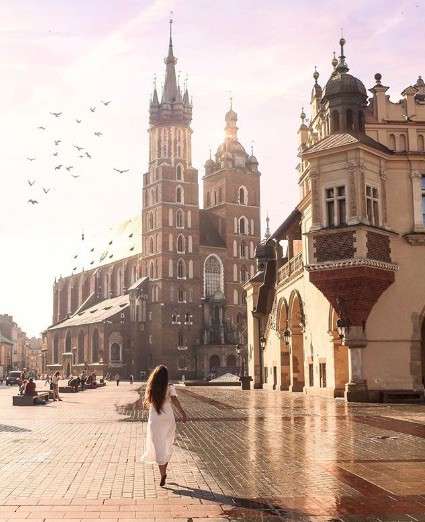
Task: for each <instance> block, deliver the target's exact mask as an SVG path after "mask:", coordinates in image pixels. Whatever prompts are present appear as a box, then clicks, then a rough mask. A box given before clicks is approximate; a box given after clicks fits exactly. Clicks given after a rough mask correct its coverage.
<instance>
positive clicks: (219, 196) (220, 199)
mask: <svg viewBox="0 0 425 522" xmlns="http://www.w3.org/2000/svg"><path fill="white" fill-rule="evenodd" d="M222 199H223V196H222V190H221V187H219V189H218V203H219V204H220V203H221V202H222Z"/></svg>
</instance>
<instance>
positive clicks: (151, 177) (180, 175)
mask: <svg viewBox="0 0 425 522" xmlns="http://www.w3.org/2000/svg"><path fill="white" fill-rule="evenodd" d="M157 179H158V175H157V169H156V168H155V167H151V169H150V171H149V172H148V173H147V174H145V185H150V184H151V183H154V182H155V181H157ZM176 180H177V181H184V168H183V165H181V164H180V163H179V164H178V165H177V167H176ZM155 190H156V189H155ZM151 191H152V189H151ZM146 192H147V191H146ZM152 200H154V201H156V202H158V192H157V191H156V192H155V194H154V195H152V192H151V201H152ZM151 204H152V203H151Z"/></svg>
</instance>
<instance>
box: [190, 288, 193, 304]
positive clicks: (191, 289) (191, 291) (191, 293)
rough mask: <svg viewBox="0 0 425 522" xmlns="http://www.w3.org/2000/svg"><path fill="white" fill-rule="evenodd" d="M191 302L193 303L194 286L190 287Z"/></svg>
mask: <svg viewBox="0 0 425 522" xmlns="http://www.w3.org/2000/svg"><path fill="white" fill-rule="evenodd" d="M189 303H193V286H190V287H189Z"/></svg>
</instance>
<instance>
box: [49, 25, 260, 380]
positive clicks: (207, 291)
mask: <svg viewBox="0 0 425 522" xmlns="http://www.w3.org/2000/svg"><path fill="white" fill-rule="evenodd" d="M170 28H171V25H170ZM176 62H177V59H176V58H175V56H174V52H173V43H172V36H171V33H170V41H169V48H168V56H167V57H166V59H165V64H166V73H165V82H164V87H163V90H162V93H161V97H159V95H158V92H157V90H156V87H155V89H154V92H153V95H152V99H151V103H150V118H149V166H148V171H147V172H146V173H145V174H144V175H143V190H142V202H143V204H142V211H141V214H140V215H139V216H136V217H134V218H132V219H129V220H127V221H125V222H124V223H121V224H118V225H114V226H112V227H110V228H109V229H108V230H106V231H105V233H104V234H101V235H98V236H96V237H93V238H89V237H86V238H84V237H83V239H82V241H81V248H80V251H79V252H78V253H76V255H75V256H74V260H73V266H72V272H71V275H69V276H67V277H61V278H60V279H59V280H57V281H55V283H54V288H53V321H52V325H51V326H50V327H49V328H47V330H46V331H45V332H44V334H43V335H44V346H45V349H46V350H47V367H46V371H47V372H48V373H51V372H53V371H56V370H60V371H61V372H62V374H63V375H70V374H77V373H80V372H81V371H82V370H83V369H86V370H89V371H96V373H97V374H98V375H105V374H107V373H110V372H112V373H117V372H118V373H120V374H121V375H122V376H128V375H129V374H131V373H132V374H133V375H134V376H135V377H139V376H140V375H141V374H142V375H143V373H146V374H147V373H148V372H149V371H150V370H151V369H152V368H154V367H155V366H156V365H157V364H160V363H163V364H166V365H167V366H168V368H169V371H170V375H171V378H173V379H180V378H182V376H183V375H184V376H185V378H196V377H197V378H202V377H203V376H206V375H208V374H209V373H210V372H211V371H212V370H214V371H215V372H216V373H221V371H225V369H229V370H233V371H237V370H238V367H239V366H240V360H239V357H238V356H237V354H236V345H237V344H242V345H243V344H245V343H246V335H247V332H246V302H245V293H244V291H243V289H242V285H243V284H244V283H245V282H246V281H248V279H250V278H251V277H252V276H253V275H254V272H255V270H256V268H255V266H256V262H255V247H256V245H257V243H258V242H259V240H260V173H259V172H258V162H257V160H256V158H255V157H254V156H253V155H252V153H251V155H249V154H247V152H246V151H245V149H244V147H243V146H242V145H241V144H240V143H239V141H238V135H237V131H238V127H237V114H236V113H235V112H234V111H233V109H232V106H231V107H230V110H229V112H228V113H227V114H226V115H225V138H224V142H223V143H222V144H221V145H220V146H219V147H218V149H217V152H216V154H215V159H214V160H213V159H211V158H210V159H208V160H207V162H206V163H205V173H204V176H203V177H202V182H203V197H204V201H203V208H200V204H199V181H198V171H197V170H196V169H195V168H194V167H193V166H192V149H191V136H192V132H193V131H192V129H191V128H190V123H191V120H192V104H191V101H190V98H189V94H188V91H187V88H185V89H183V91H182V90H181V89H180V86H179V85H178V83H177V80H176V70H175V65H176Z"/></svg>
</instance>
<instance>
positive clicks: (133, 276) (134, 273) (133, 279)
mask: <svg viewBox="0 0 425 522" xmlns="http://www.w3.org/2000/svg"><path fill="white" fill-rule="evenodd" d="M136 279H137V266H136V265H133V266H132V267H131V284H132V285H133V284H134V283H135V282H136Z"/></svg>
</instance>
